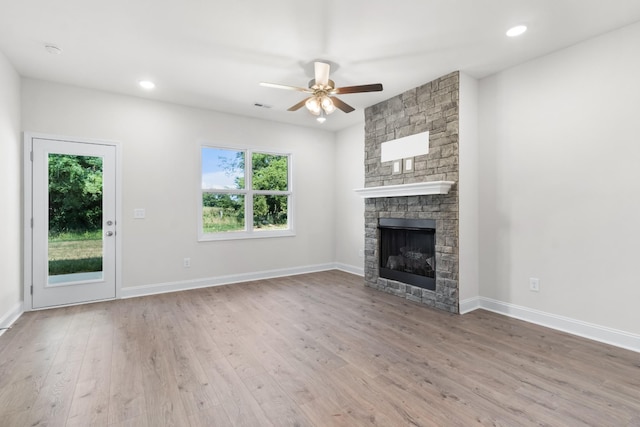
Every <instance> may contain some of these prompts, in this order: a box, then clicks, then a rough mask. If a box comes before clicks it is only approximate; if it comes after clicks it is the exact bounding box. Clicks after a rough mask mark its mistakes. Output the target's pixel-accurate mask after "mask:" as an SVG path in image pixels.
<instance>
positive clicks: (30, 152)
mask: <svg viewBox="0 0 640 427" xmlns="http://www.w3.org/2000/svg"><path fill="white" fill-rule="evenodd" d="M29 160H31V161H32V162H33V151H29Z"/></svg>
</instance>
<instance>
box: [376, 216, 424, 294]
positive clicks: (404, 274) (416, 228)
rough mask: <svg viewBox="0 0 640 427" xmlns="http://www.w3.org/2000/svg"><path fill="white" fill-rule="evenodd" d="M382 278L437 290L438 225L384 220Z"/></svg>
mask: <svg viewBox="0 0 640 427" xmlns="http://www.w3.org/2000/svg"><path fill="white" fill-rule="evenodd" d="M378 228H379V230H380V239H379V241H380V248H379V249H380V251H379V254H380V277H383V278H386V279H392V280H397V281H399V282H403V283H407V284H410V285H414V286H418V287H421V288H425V289H430V290H435V278H436V256H435V241H436V238H435V235H436V230H435V228H436V227H435V221H433V220H421V219H418V220H416V219H404V218H381V219H380V222H379V227H378Z"/></svg>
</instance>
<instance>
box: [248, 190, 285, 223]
mask: <svg viewBox="0 0 640 427" xmlns="http://www.w3.org/2000/svg"><path fill="white" fill-rule="evenodd" d="M288 202H289V196H269V195H262V194H261V195H255V196H253V227H254V229H255V230H286V229H288V228H289V224H288V221H287V205H288Z"/></svg>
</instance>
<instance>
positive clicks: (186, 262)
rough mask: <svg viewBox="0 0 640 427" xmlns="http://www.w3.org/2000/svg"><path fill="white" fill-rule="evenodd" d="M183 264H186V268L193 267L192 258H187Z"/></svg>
mask: <svg viewBox="0 0 640 427" xmlns="http://www.w3.org/2000/svg"><path fill="white" fill-rule="evenodd" d="M182 265H183V266H184V268H190V267H191V258H185V259H184V262H183V263H182Z"/></svg>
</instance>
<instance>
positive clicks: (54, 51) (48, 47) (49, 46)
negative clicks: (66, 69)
mask: <svg viewBox="0 0 640 427" xmlns="http://www.w3.org/2000/svg"><path fill="white" fill-rule="evenodd" d="M44 49H45V50H46V51H47V52H49V53H50V54H52V55H60V54H61V53H62V49H60V48H59V47H58V46H56V45H53V44H46V45H44Z"/></svg>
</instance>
